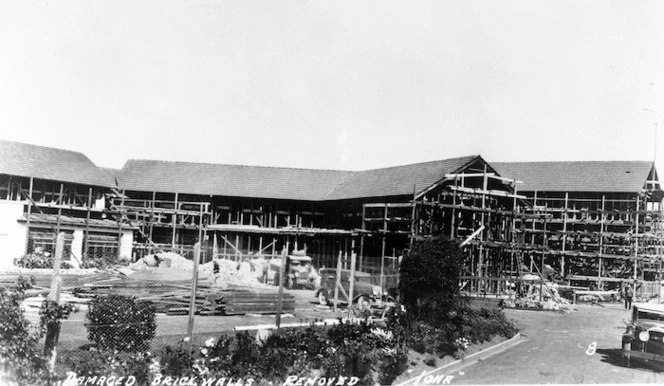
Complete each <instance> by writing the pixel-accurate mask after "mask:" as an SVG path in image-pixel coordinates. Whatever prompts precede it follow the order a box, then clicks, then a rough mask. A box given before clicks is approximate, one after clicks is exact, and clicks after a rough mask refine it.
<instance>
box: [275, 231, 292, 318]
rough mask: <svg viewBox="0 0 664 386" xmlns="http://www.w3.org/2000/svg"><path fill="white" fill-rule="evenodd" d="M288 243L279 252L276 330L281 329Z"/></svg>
mask: <svg viewBox="0 0 664 386" xmlns="http://www.w3.org/2000/svg"><path fill="white" fill-rule="evenodd" d="M288 244H289V243H288V242H286V247H285V248H284V249H283V250H282V251H281V265H279V297H278V300H277V317H276V325H277V329H279V328H281V310H282V308H283V304H284V277H285V275H287V274H288V273H287V272H286V256H287V255H288V248H289V245H288Z"/></svg>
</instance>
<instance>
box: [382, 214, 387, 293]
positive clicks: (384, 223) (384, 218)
mask: <svg viewBox="0 0 664 386" xmlns="http://www.w3.org/2000/svg"><path fill="white" fill-rule="evenodd" d="M386 237H387V204H385V213H384V215H383V244H382V247H381V251H380V288H383V279H384V275H385V242H386V240H385V238H386Z"/></svg>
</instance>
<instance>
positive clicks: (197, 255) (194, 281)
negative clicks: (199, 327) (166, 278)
mask: <svg viewBox="0 0 664 386" xmlns="http://www.w3.org/2000/svg"><path fill="white" fill-rule="evenodd" d="M198 224H199V225H198V242H197V243H196V244H194V272H193V273H192V278H191V299H189V323H188V324H187V336H188V337H189V355H190V356H191V347H192V346H191V345H192V339H191V338H192V335H193V332H194V314H195V313H196V290H197V286H198V265H199V263H200V260H201V248H202V246H203V240H202V238H203V216H201V217H200V219H199V223H198Z"/></svg>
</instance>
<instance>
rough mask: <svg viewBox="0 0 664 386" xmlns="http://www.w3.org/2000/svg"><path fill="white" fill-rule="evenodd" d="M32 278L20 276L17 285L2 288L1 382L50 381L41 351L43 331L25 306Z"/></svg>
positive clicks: (40, 382) (35, 382) (0, 327)
mask: <svg viewBox="0 0 664 386" xmlns="http://www.w3.org/2000/svg"><path fill="white" fill-rule="evenodd" d="M28 285H29V280H27V279H26V278H24V277H19V280H18V283H17V285H16V286H15V287H10V288H5V287H0V383H3V382H4V381H8V382H15V383H17V384H19V385H41V384H46V383H47V382H48V379H49V374H48V370H47V366H46V360H44V358H43V357H42V356H41V355H40V353H39V351H38V350H37V343H38V342H39V335H40V331H39V330H33V329H31V327H30V322H29V321H28V320H27V319H26V318H25V315H24V313H23V309H22V308H21V303H20V302H21V299H22V297H23V295H24V292H25V289H26V288H27V287H28Z"/></svg>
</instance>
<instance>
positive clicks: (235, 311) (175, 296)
mask: <svg viewBox="0 0 664 386" xmlns="http://www.w3.org/2000/svg"><path fill="white" fill-rule="evenodd" d="M134 276H136V274H134V275H130V276H122V275H116V276H115V277H114V278H103V279H102V280H98V281H93V282H88V283H86V284H85V285H82V286H80V287H78V288H76V289H75V290H74V293H75V294H76V296H78V297H82V298H93V297H95V296H99V295H102V296H103V295H110V294H116V295H124V296H134V297H136V298H137V299H138V300H144V301H151V302H152V303H153V304H154V305H155V306H156V308H157V312H160V313H165V314H167V315H186V314H188V313H189V305H190V302H191V280H154V279H152V278H146V277H134ZM283 299H284V300H283V306H282V310H283V311H284V312H293V311H294V310H295V298H294V297H293V296H292V295H290V294H284V295H283ZM277 301H278V294H277V293H276V292H273V291H265V290H258V289H242V288H233V289H221V288H218V287H215V286H213V285H211V283H210V282H209V281H208V280H207V279H199V280H198V284H197V291H196V300H195V304H196V313H197V314H200V315H242V314H246V313H257V314H270V313H276V312H277Z"/></svg>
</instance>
